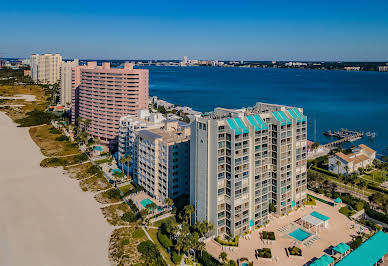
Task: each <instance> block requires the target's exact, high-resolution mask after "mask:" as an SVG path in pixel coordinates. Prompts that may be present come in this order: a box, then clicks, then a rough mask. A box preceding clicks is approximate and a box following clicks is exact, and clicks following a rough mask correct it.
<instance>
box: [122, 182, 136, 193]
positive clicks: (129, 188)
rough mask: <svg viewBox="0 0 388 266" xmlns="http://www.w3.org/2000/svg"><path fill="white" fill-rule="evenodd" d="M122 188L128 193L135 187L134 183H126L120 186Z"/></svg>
mask: <svg viewBox="0 0 388 266" xmlns="http://www.w3.org/2000/svg"><path fill="white" fill-rule="evenodd" d="M119 188H120V190H121V191H122V192H123V193H124V194H126V193H127V192H128V191H130V190H131V189H133V188H134V187H133V185H132V184H128V185H125V186H122V187H119Z"/></svg>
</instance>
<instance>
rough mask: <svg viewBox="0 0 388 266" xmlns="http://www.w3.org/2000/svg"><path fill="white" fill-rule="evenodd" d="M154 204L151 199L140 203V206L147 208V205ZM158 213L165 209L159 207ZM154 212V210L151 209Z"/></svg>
mask: <svg viewBox="0 0 388 266" xmlns="http://www.w3.org/2000/svg"><path fill="white" fill-rule="evenodd" d="M151 203H152V201H151V200H150V199H143V200H142V201H140V204H141V206H143V207H144V208H145V207H146V206H147V205H150V204H151ZM157 209H158V211H162V210H163V209H162V208H161V207H159V206H158V207H157ZM151 210H152V209H151Z"/></svg>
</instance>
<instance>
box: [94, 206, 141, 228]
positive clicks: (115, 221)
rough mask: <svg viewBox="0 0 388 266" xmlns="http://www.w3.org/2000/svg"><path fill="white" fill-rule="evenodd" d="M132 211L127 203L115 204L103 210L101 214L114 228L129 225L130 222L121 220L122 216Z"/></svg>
mask: <svg viewBox="0 0 388 266" xmlns="http://www.w3.org/2000/svg"><path fill="white" fill-rule="evenodd" d="M130 211H131V209H130V208H129V206H128V205H127V204H126V203H119V204H113V205H109V206H107V207H104V208H101V212H102V214H103V215H104V217H105V219H106V220H107V221H108V223H110V224H111V225H114V226H124V225H129V224H130V223H129V222H126V221H123V220H122V219H121V215H123V214H124V213H126V212H130ZM142 231H143V230H142Z"/></svg>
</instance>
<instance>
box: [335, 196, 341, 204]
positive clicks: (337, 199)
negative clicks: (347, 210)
mask: <svg viewBox="0 0 388 266" xmlns="http://www.w3.org/2000/svg"><path fill="white" fill-rule="evenodd" d="M334 202H335V203H342V199H341V198H340V197H338V198H336V199H335V200H334Z"/></svg>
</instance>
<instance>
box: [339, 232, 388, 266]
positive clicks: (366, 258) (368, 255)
mask: <svg viewBox="0 0 388 266" xmlns="http://www.w3.org/2000/svg"><path fill="white" fill-rule="evenodd" d="M387 253H388V235H387V234H386V233H384V232H383V231H378V232H377V233H376V234H374V235H373V236H372V237H371V238H369V239H368V240H367V241H365V242H364V243H363V244H362V245H361V246H360V247H358V248H357V249H355V250H354V251H353V252H351V253H350V254H349V255H347V256H346V257H345V258H343V259H342V260H341V261H339V262H338V263H337V264H336V265H338V266H347V265H349V266H351V265H374V264H375V263H376V262H377V261H379V260H380V259H381V258H382V257H384V255H385V254H387Z"/></svg>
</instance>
